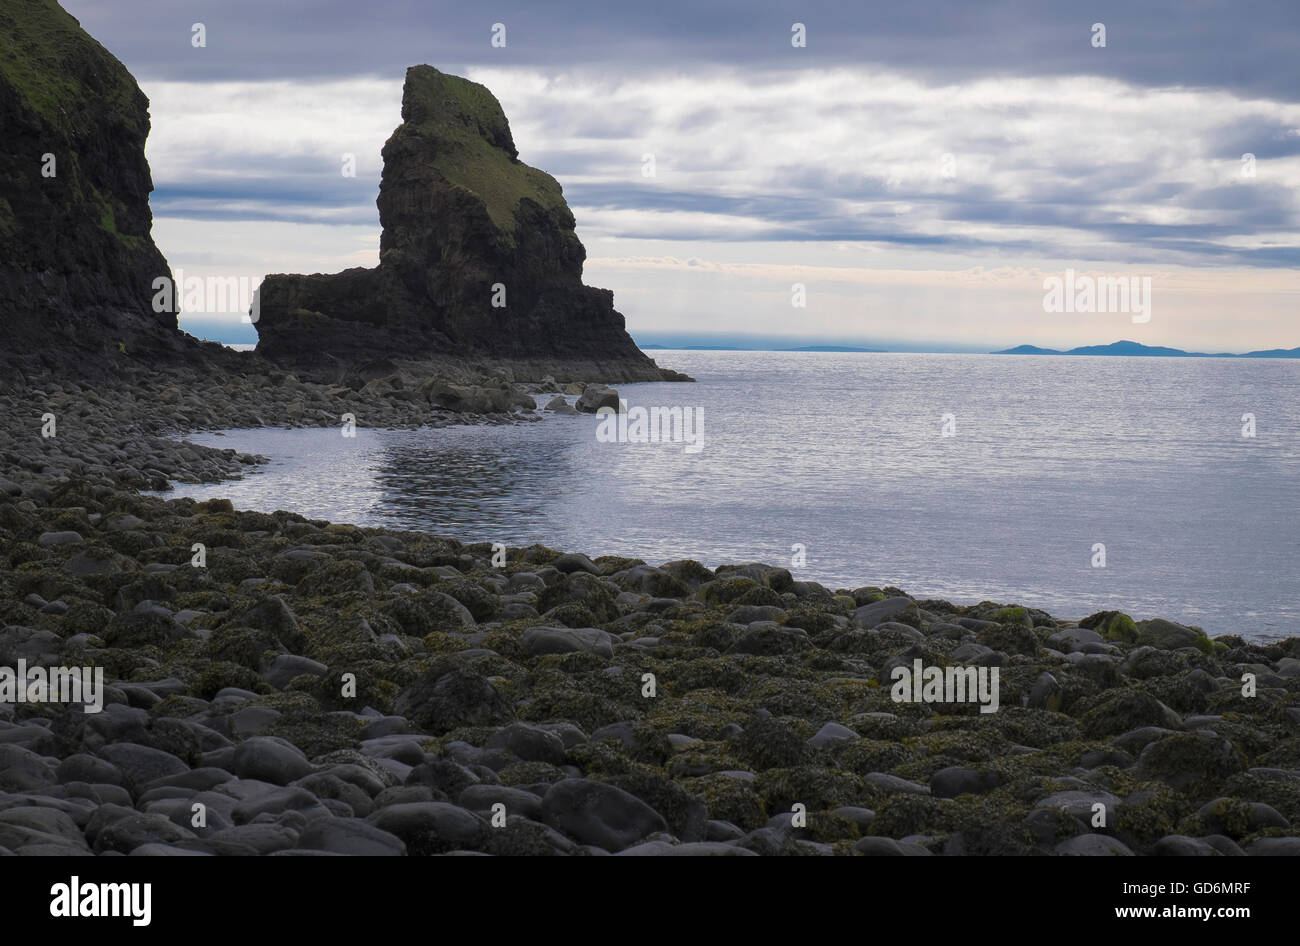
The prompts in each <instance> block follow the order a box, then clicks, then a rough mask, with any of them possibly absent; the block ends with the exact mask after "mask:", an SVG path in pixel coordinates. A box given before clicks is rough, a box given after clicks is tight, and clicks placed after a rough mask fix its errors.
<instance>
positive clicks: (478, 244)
mask: <svg viewBox="0 0 1300 946" xmlns="http://www.w3.org/2000/svg"><path fill="white" fill-rule="evenodd" d="M383 159H384V170H383V178H382V181H381V183H380V187H379V199H378V201H377V203H378V206H379V221H380V224H381V225H382V227H383V235H382V237H381V240H380V253H379V266H378V267H376V268H375V269H349V270H345V271H344V272H341V273H336V274H333V275H320V274H317V275H313V276H286V275H273V276H268V277H267V278H266V280H265V281H264V282H263V283H262V288H261V291H260V295H259V304H260V312H259V317H258V320H257V322H256V327H257V332H258V345H257V350H258V351H259V352H261V353H263V354H264V355H266V356H267V357H268V358H271V359H273V360H275V361H277V362H281V363H285V364H291V365H300V366H301V365H306V366H309V367H312V368H314V369H316V370H319V371H325V370H329V368H330V367H331V366H333V367H335V368H336V370H341V368H338V366H341V365H346V364H355V363H357V362H358V361H364V360H366V359H369V358H375V357H392V356H394V355H401V356H402V357H404V358H408V359H409V358H418V357H444V356H453V357H457V358H459V357H463V356H471V357H480V358H481V357H486V358H490V359H491V360H492V361H493V362H494V363H497V364H501V365H508V366H510V367H512V369H513V370H514V371H516V373H519V374H531V376H532V377H539V376H540V374H539V371H540V372H542V373H554V368H553V367H552V364H553V363H554V362H557V361H558V362H562V363H564V364H566V365H570V366H575V365H576V366H581V368H582V370H583V371H585V373H586V374H587V375H588V377H592V378H600V379H603V380H613V381H659V380H679V379H681V377H682V376H680V375H677V374H676V373H675V372H667V373H665V372H663V371H662V370H661V369H659V368H658V367H657V366H656V365H655V363H654V362H653V361H651V360H650V358H648V357H647V356H646V355H645V354H643V353H642V352H641V351H640V349H638V348H637V347H636V343H635V342H633V341H632V338H631V336H630V335H628V334H627V331H626V330H625V328H624V320H623V316H622V315H620V314H619V313H618V312H617V311H616V310H615V309H614V295H613V293H612V292H610V291H609V290H607V289H595V288H593V287H591V286H586V285H584V284H583V282H582V265H583V261H584V260H585V259H586V251H585V249H584V248H583V246H582V243H581V242H580V241H579V240H578V236H577V233H575V231H574V226H575V224H574V219H573V214H572V212H570V210H569V207H568V205H567V204H566V203H565V200H564V196H563V194H562V193H561V189H560V185H559V182H558V181H556V180H555V178H553V177H551V176H550V175H549V174H547V173H546V172H544V171H539V170H537V169H536V168H532V167H529V166H528V165H526V164H524V163H523V162H521V161H520V160H519V158H518V152H517V151H516V149H515V145H514V139H513V138H512V136H511V134H510V125H509V123H508V122H507V121H506V116H505V113H504V112H503V111H502V109H501V105H500V103H499V102H498V101H497V100H496V97H495V96H493V95H492V93H491V92H489V91H488V90H487V89H486V88H484V87H483V86H482V85H479V84H478V83H475V82H470V81H468V80H467V79H462V78H459V77H457V76H450V75H446V74H444V73H442V72H439V71H438V70H437V69H434V68H433V67H432V66H413V67H411V68H410V69H408V70H407V73H406V83H405V87H404V89H403V92H402V124H401V125H400V126H399V127H398V128H397V130H396V131H394V132H393V134H392V136H391V137H390V138H389V139H388V142H387V143H386V144H385V145H384V150H383ZM538 363H541V367H540V369H538V368H535V367H534V368H533V370H531V372H530V370H529V366H535V365H537V364H538Z"/></svg>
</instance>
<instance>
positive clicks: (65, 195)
mask: <svg viewBox="0 0 1300 946" xmlns="http://www.w3.org/2000/svg"><path fill="white" fill-rule="evenodd" d="M148 134H149V101H148V99H147V98H145V96H144V93H143V92H141V91H140V87H139V86H138V85H137V84H136V82H135V79H134V78H132V76H131V74H130V73H129V72H128V71H127V70H126V67H125V66H123V65H122V64H121V63H120V62H119V61H118V60H117V59H116V58H114V57H113V55H112V54H111V53H109V52H108V51H107V50H106V49H104V47H102V46H100V45H99V43H97V42H95V40H94V39H92V38H91V37H90V36H89V35H88V34H87V33H86V32H85V31H84V30H82V29H81V26H80V24H78V22H77V21H76V20H75V19H74V18H73V17H72V16H70V15H69V14H67V13H66V12H64V11H63V10H62V9H61V8H60V7H59V6H58V4H57V3H55V2H54V0H4V3H3V4H2V5H0V358H3V360H4V361H5V363H6V364H7V365H8V366H9V367H10V368H11V369H12V368H14V367H15V366H17V368H18V369H19V370H21V369H22V368H24V367H27V368H58V369H65V370H75V371H76V372H77V373H78V374H80V375H83V376H94V375H98V374H103V373H106V372H111V371H113V370H114V368H115V366H116V365H115V363H117V362H121V361H123V360H125V359H131V360H133V361H136V362H137V363H138V362H140V361H148V360H150V359H156V358H157V357H158V356H159V355H161V354H169V355H170V354H175V353H178V352H181V351H184V350H188V349H190V348H191V347H192V346H193V345H194V343H193V340H192V339H189V338H188V337H187V336H185V335H183V334H182V333H181V332H179V331H178V330H177V327H176V316H175V314H174V313H156V312H154V311H153V307H152V305H151V300H152V285H153V280H154V279H156V278H158V277H168V278H170V276H171V272H170V270H169V268H168V266H167V261H166V260H165V259H164V258H163V256H162V254H161V253H160V252H159V251H158V248H157V247H156V246H154V243H153V239H152V237H151V236H150V230H151V227H152V224H153V217H152V214H151V213H150V210H149V192H150V191H151V190H152V189H153V181H152V179H151V177H150V175H149V165H148V164H147V162H146V161H145V156H144V144H145V139H146V138H147V137H148ZM51 172H53V173H52V174H51Z"/></svg>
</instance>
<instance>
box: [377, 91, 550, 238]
mask: <svg viewBox="0 0 1300 946" xmlns="http://www.w3.org/2000/svg"><path fill="white" fill-rule="evenodd" d="M402 119H403V124H402V125H401V126H400V127H399V128H398V129H397V130H396V131H395V132H394V133H393V135H394V137H400V136H420V137H431V138H435V139H437V141H438V147H437V149H436V152H435V157H434V167H436V168H437V169H438V171H439V172H440V173H441V174H442V175H443V177H444V178H446V180H447V182H448V183H450V184H454V185H457V186H459V187H463V188H465V189H466V190H468V191H470V192H471V193H473V194H475V195H476V196H478V198H479V199H480V200H482V201H483V204H484V206H485V207H486V208H487V212H488V216H490V217H491V218H492V222H493V223H495V224H496V225H497V226H498V227H499V228H501V230H503V231H504V232H505V233H507V234H512V233H514V232H515V230H516V228H517V226H518V220H517V218H516V215H515V213H516V210H517V209H518V207H519V202H520V201H521V200H524V199H528V200H532V201H534V202H535V203H537V204H538V205H540V206H541V207H542V208H543V209H545V210H548V211H549V210H561V211H564V212H565V213H567V212H568V211H567V207H566V205H565V203H564V196H563V192H562V190H561V188H560V184H559V182H558V181H556V180H555V178H553V177H551V175H549V174H547V173H546V172H545V171H539V170H538V169H537V168H533V167H529V166H528V165H526V164H524V163H523V162H521V161H520V160H519V159H518V151H517V150H516V149H515V145H514V139H513V137H512V136H511V134H510V125H509V123H508V122H507V121H506V116H505V112H504V111H503V110H502V108H501V103H500V102H498V101H497V98H496V96H495V95H493V94H492V93H491V92H490V91H488V89H487V88H486V87H484V86H482V85H480V84H478V83H477V82H471V81H469V80H468V79H462V78H460V77H459V76H451V75H447V74H446V73H443V72H439V71H438V70H437V69H435V68H433V67H432V66H412V67H411V68H410V69H408V70H407V75H406V87H405V91H404V95H403V101H402Z"/></svg>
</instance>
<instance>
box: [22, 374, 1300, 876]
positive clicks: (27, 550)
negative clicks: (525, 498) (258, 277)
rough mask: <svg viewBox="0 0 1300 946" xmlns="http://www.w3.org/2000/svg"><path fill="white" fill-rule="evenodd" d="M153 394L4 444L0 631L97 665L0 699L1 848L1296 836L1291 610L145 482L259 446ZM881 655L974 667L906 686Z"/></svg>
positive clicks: (1299, 683)
mask: <svg viewBox="0 0 1300 946" xmlns="http://www.w3.org/2000/svg"><path fill="white" fill-rule="evenodd" d="M75 387H77V388H79V389H80V388H81V387H82V386H79V385H77V386H75ZM45 393H46V400H49V395H50V393H51V392H49V391H47V392H45ZM155 393H156V392H155ZM286 393H288V392H286ZM69 396H70V397H71V396H72V395H69ZM76 396H77V397H80V398H81V399H82V400H83V402H84V404H88V405H91V406H92V407H94V410H92V411H90V413H91V414H92V415H95V414H99V415H103V416H101V417H100V418H99V419H100V420H104V421H108V420H111V418H112V417H113V416H114V415H115V414H121V413H122V411H123V408H122V406H121V405H120V404H119V405H118V406H117V408H116V410H115V409H114V406H113V405H112V404H107V403H106V404H102V405H101V404H96V402H95V401H94V400H92V399H91V398H90V397H89V396H88V395H87V392H86V391H85V390H84V389H83V390H79V391H78V392H77V393H76ZM150 396H151V395H150V394H149V393H148V392H141V394H140V395H139V398H140V401H141V410H142V412H143V413H151V412H152V414H153V416H154V418H155V420H156V419H157V417H159V416H161V414H162V413H164V412H165V411H166V410H169V408H165V407H161V406H159V405H158V404H157V403H155V402H154V401H150V402H149V404H148V405H147V406H145V404H144V402H145V399H146V398H148V397H150ZM100 400H101V401H102V400H103V398H100ZM24 406H25V410H26V414H32V413H36V414H37V416H38V417H39V412H37V411H35V410H34V408H33V407H32V398H31V397H30V396H29V397H28V398H27V399H26V403H25V405H24ZM37 406H39V405H37ZM78 406H82V405H81V404H79V405H78ZM182 406H184V401H182ZM10 407H11V408H14V409H18V407H19V405H16V404H11V405H10ZM13 413H14V410H11V411H10V414H11V415H12V414H13ZM82 420H83V421H86V420H88V419H87V418H82ZM309 420H310V417H309V416H307V417H304V421H309ZM8 423H9V424H10V425H13V424H14V423H15V422H14V420H13V418H12V417H10V419H9V421H8ZM23 423H26V424H28V425H29V426H28V430H27V436H28V437H29V438H31V437H38V436H39V435H38V433H35V432H34V431H35V430H36V429H37V428H34V427H31V426H30V423H31V422H30V421H29V420H28V418H27V417H26V416H24V417H23ZM86 426H89V424H86ZM149 427H150V422H149V421H148V420H147V419H143V418H137V421H136V426H135V427H134V428H133V429H134V431H135V433H133V434H131V435H130V436H128V437H126V440H125V443H126V445H127V447H131V446H132V443H134V448H135V449H139V450H142V451H144V452H143V455H141V454H139V453H137V454H134V455H128V450H127V449H126V448H123V447H120V446H118V443H117V442H114V441H113V439H112V438H111V437H104V436H103V433H102V428H100V430H101V432H100V433H99V434H98V435H94V434H92V435H90V436H86V437H82V436H74V435H73V434H75V433H76V431H78V429H79V428H78V427H77V426H76V424H73V425H72V427H71V430H68V431H67V434H68V436H67V437H66V438H65V439H62V440H60V437H64V429H63V428H61V431H60V434H59V435H58V436H56V437H55V438H48V439H47V440H46V442H45V444H44V445H43V446H42V447H41V448H40V458H41V462H40V463H39V464H38V465H39V469H36V470H32V469H30V468H29V467H31V466H32V465H33V464H32V463H29V464H28V465H27V467H24V468H22V470H21V475H20V476H19V479H21V481H22V482H21V483H19V482H16V481H15V480H12V479H9V477H11V476H14V475H15V472H14V469H15V468H14V464H13V462H12V456H14V451H15V450H17V449H18V447H19V443H18V441H17V440H16V439H14V438H13V437H10V438H9V440H8V444H9V445H8V446H7V447H6V454H5V466H4V472H3V473H0V480H2V481H3V482H0V537H2V538H3V539H4V543H3V547H4V548H5V550H6V552H5V558H4V559H3V560H0V587H3V588H4V589H5V594H4V595H3V602H4V607H5V614H4V618H3V625H4V627H3V630H2V631H0V664H3V665H8V666H13V665H16V662H17V661H18V660H19V659H23V660H25V661H26V663H27V665H29V666H30V665H33V664H41V665H44V666H50V667H53V666H72V667H94V668H102V669H103V670H104V676H105V679H106V681H107V686H106V687H105V706H104V711H103V712H102V713H98V714H88V713H85V712H83V711H82V710H81V709H80V708H71V709H70V708H68V707H66V706H62V705H55V704H49V703H31V702H14V703H7V704H4V705H3V706H2V707H0V755H3V758H4V763H3V765H0V790H2V791H3V792H4V794H0V847H3V848H6V849H9V850H16V851H18V852H21V853H60V854H85V853H105V852H111V851H117V852H120V853H136V854H159V855H161V854H181V853H188V854H219V855H252V854H277V853H288V852H293V853H316V854H320V853H351V854H367V853H369V854H380V853H383V854H402V853H405V854H408V855H420V854H440V853H452V852H456V853H464V852H477V853H489V854H603V853H632V854H705V855H737V854H740V855H752V854H814V855H835V854H864V855H873V856H875V855H899V854H902V855H934V854H948V855H957V854H1023V855H1029V854H1044V853H1047V854H1058V855H1094V854H1095V855H1112V854H1121V855H1125V854H1139V855H1149V854H1233V855H1235V854H1241V853H1248V854H1275V853H1293V854H1294V853H1297V852H1300V709H1298V708H1297V706H1296V702H1297V700H1296V697H1297V694H1298V693H1300V640H1298V639H1288V640H1285V641H1280V642H1273V643H1270V644H1267V645H1261V644H1258V643H1248V642H1246V641H1243V640H1241V639H1240V638H1238V637H1235V636H1232V635H1225V636H1222V637H1219V638H1216V639H1215V640H1214V641H1211V640H1210V639H1208V638H1205V637H1204V635H1200V634H1197V633H1196V632H1195V631H1192V630H1190V629H1188V628H1184V627H1182V626H1180V625H1175V624H1172V623H1170V622H1165V621H1159V620H1153V621H1144V622H1139V623H1134V622H1132V621H1131V620H1130V619H1128V618H1127V617H1126V616H1123V615H1120V614H1119V613H1118V612H1103V613H1101V614H1098V615H1092V616H1090V617H1089V618H1086V619H1084V620H1082V621H1064V620H1058V619H1055V618H1053V617H1051V616H1050V615H1048V614H1046V613H1045V612H1042V611H1038V610H1036V609H1032V608H1022V607H1017V606H1006V605H1000V604H994V603H990V602H983V603H980V604H977V605H971V606H965V607H961V606H955V605H951V604H949V603H947V602H944V601H938V600H929V599H915V598H912V597H909V596H907V595H906V594H905V593H904V592H902V591H901V590H900V589H897V588H892V587H889V588H873V587H863V588H856V589H828V588H823V587H822V586H820V585H818V584H816V583H815V582H801V581H796V580H795V579H794V577H793V576H792V575H791V574H790V572H789V571H788V570H786V569H783V568H777V567H772V566H766V565H760V564H756V563H753V564H746V565H735V566H722V567H719V568H717V569H708V568H706V567H704V566H703V565H700V564H699V563H695V562H690V561H680V562H674V563H666V564H665V565H663V566H655V565H651V564H646V563H643V562H640V561H639V560H634V559H622V558H616V557H611V556H601V557H598V558H595V559H590V558H588V557H587V556H586V555H582V554H576V553H571V552H569V553H566V552H560V551H557V550H553V549H547V548H545V547H543V546H537V545H534V546H530V547H526V548H519V547H515V548H508V549H504V555H503V554H502V553H503V550H502V549H501V548H494V547H493V546H492V545H490V544H489V543H473V544H467V543H462V542H459V541H457V540H454V539H448V538H444V537H437V536H433V535H430V534H427V533H424V532H418V531H402V530H389V529H380V528H360V527H356V526H352V525H346V524H339V523H329V522H326V521H324V520H309V519H306V518H305V517H302V516H298V515H295V514H291V513H285V512H277V513H264V512H254V511H246V510H245V511H237V510H235V509H234V507H233V505H232V504H231V503H230V502H229V501H228V500H220V499H214V500H209V501H206V502H203V503H199V502H195V501H194V500H191V499H163V498H158V497H152V496H145V495H142V494H140V493H139V492H136V491H134V490H133V489H131V488H130V484H131V483H132V482H136V483H139V482H144V483H148V482H149V481H150V480H151V479H153V478H154V477H155V475H157V474H164V473H168V472H171V473H174V472H175V469H173V470H171V471H164V470H162V469H161V468H160V467H158V466H157V463H158V462H162V463H164V464H172V465H173V466H174V467H175V468H176V469H179V470H181V472H182V473H184V474H189V475H195V476H202V475H216V474H221V473H224V472H226V471H233V472H236V473H237V472H238V471H239V470H240V469H243V468H246V467H247V466H249V465H251V461H254V460H255V459H256V458H252V457H249V456H248V455H246V454H245V455H240V454H238V453H237V452H236V451H234V450H229V451H205V450H196V449H194V448H192V447H188V446H186V445H184V444H183V443H182V444H179V445H178V447H177V450H176V451H175V453H174V454H173V453H168V452H167V451H162V454H160V453H159V450H160V448H159V447H158V446H157V445H156V444H155V443H154V442H153V439H151V438H154V435H153V434H149V433H145V432H144V430H146V429H148V428H149ZM132 436H134V437H135V441H132V440H131V437H132ZM50 440H53V441H56V442H57V450H56V449H55V448H54V446H53V445H51V443H50ZM100 448H102V450H103V451H107V452H112V451H116V453H114V454H113V456H111V457H110V456H107V455H105V459H107V460H110V461H111V462H109V463H103V462H95V461H97V460H98V459H99V458H100V456H101V451H100ZM35 449H37V448H35V447H33V450H35ZM59 451H62V453H59ZM151 451H152V452H151ZM117 454H120V457H119V456H117ZM87 457H88V459H87ZM31 459H33V460H34V459H35V457H32V458H31ZM88 460H89V462H88ZM196 545H197V546H201V547H202V551H203V554H202V556H201V558H202V564H201V565H196V564H195V555H196V554H197V552H196ZM503 559H504V560H503ZM918 661H919V663H918ZM898 668H902V669H906V670H909V671H910V670H911V669H912V668H915V669H916V670H918V671H921V672H922V674H923V675H924V674H928V673H930V671H931V669H933V670H934V671H936V672H937V673H938V674H939V676H940V678H942V677H943V675H944V674H945V673H946V674H947V679H948V682H949V683H951V681H952V677H953V675H954V674H956V675H957V676H959V677H960V676H961V675H963V674H966V673H967V672H969V673H970V674H972V676H971V677H970V681H971V683H972V687H974V682H975V681H976V680H977V679H978V680H979V682H980V686H981V689H979V690H978V691H977V690H976V689H972V690H971V691H970V693H976V692H978V694H980V695H981V699H977V700H971V699H967V698H964V697H963V696H962V691H953V690H937V691H934V692H933V693H927V691H926V690H925V689H924V687H914V688H913V689H906V688H904V691H905V692H906V694H910V696H914V697H918V698H919V699H912V698H910V697H908V698H904V699H902V700H899V699H896V698H895V694H896V693H898V692H900V691H899V690H897V689H896V687H897V686H898V685H899V684H898V675H897V673H896V670H897V669H898ZM1243 674H1250V675H1252V678H1253V683H1252V688H1253V695H1249V696H1248V695H1246V694H1245V692H1244V689H1245V686H1244V684H1243V681H1242V676H1243ZM990 688H993V690H990ZM969 695H970V694H967V696H969ZM931 696H933V697H936V699H929V698H928V697H931ZM994 696H995V697H996V700H995V702H996V704H997V709H996V710H995V711H990V710H989V706H990V705H992V702H994V700H993V699H992V698H993V697H994ZM983 697H988V698H983ZM195 803H199V804H201V805H202V806H204V809H203V810H204V811H205V812H206V819H207V820H206V825H205V826H196V825H195V824H193V822H192V817H193V816H192V811H193V805H194V804H195ZM1098 806H1099V807H1098ZM1098 812H1100V813H1101V814H1100V816H1099V814H1098ZM1099 817H1100V818H1101V823H1098V818H1099ZM1293 826H1296V827H1293Z"/></svg>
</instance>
